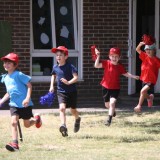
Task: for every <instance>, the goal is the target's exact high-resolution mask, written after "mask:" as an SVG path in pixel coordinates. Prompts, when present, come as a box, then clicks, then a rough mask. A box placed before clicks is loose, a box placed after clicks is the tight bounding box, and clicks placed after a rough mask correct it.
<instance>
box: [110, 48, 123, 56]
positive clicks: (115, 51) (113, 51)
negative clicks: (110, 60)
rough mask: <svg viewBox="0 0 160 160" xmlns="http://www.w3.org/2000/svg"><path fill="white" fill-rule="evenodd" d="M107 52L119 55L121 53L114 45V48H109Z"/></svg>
mask: <svg viewBox="0 0 160 160" xmlns="http://www.w3.org/2000/svg"><path fill="white" fill-rule="evenodd" d="M109 54H118V55H119V56H120V55H121V51H120V49H119V48H116V47H114V48H111V49H110V50H109Z"/></svg>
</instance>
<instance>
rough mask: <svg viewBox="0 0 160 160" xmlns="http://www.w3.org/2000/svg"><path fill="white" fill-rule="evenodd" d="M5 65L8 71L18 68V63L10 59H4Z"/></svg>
mask: <svg viewBox="0 0 160 160" xmlns="http://www.w3.org/2000/svg"><path fill="white" fill-rule="evenodd" d="M3 67H4V69H5V70H6V71H7V72H8V73H12V72H13V71H14V70H15V69H16V68H17V64H15V63H14V62H12V61H10V60H6V61H3Z"/></svg>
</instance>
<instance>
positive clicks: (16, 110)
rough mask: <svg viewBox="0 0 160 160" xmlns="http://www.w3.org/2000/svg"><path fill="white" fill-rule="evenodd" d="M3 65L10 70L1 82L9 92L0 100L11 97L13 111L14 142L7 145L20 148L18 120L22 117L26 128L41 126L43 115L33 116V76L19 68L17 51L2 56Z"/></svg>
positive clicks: (12, 148) (4, 100) (16, 148)
mask: <svg viewBox="0 0 160 160" xmlns="http://www.w3.org/2000/svg"><path fill="white" fill-rule="evenodd" d="M1 60H2V61H3V67H4V69H5V70H6V71H7V72H8V73H7V74H4V75H2V79H1V82H2V83H4V84H5V86H6V90H7V93H6V94H5V95H4V96H3V98H2V99H1V100H0V105H2V104H3V103H4V102H6V101H7V100H8V99H10V102H9V106H10V112H11V130H12V142H11V143H9V144H7V145H6V149H7V150H9V151H16V150H19V146H18V131H17V126H18V120H19V119H20V118H22V119H23V121H24V126H25V127H26V128H29V127H31V126H32V125H34V124H35V125H36V127H37V128H40V127H41V125H42V121H41V117H40V116H39V115H38V114H36V115H34V118H32V117H33V113H32V106H33V103H32V101H31V92H32V85H31V83H30V80H31V77H29V76H27V75H25V74H23V73H22V72H20V71H18V70H17V66H18V62H19V57H18V56H17V54H15V53H9V54H8V55H6V56H4V57H2V58H1Z"/></svg>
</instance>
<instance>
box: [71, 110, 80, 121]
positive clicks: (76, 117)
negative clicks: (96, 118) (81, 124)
mask: <svg viewBox="0 0 160 160" xmlns="http://www.w3.org/2000/svg"><path fill="white" fill-rule="evenodd" d="M71 113H72V115H73V116H74V117H75V119H78V118H79V113H78V111H77V109H76V108H75V109H73V108H71Z"/></svg>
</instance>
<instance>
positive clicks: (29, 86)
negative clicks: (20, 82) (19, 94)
mask: <svg viewBox="0 0 160 160" xmlns="http://www.w3.org/2000/svg"><path fill="white" fill-rule="evenodd" d="M27 87H28V90H27V95H26V98H25V99H24V100H23V102H22V105H23V106H24V107H28V104H29V101H30V98H31V94H32V84H31V82H28V83H27Z"/></svg>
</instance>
